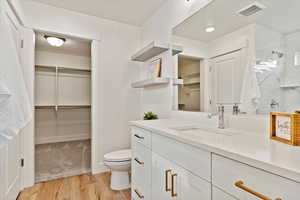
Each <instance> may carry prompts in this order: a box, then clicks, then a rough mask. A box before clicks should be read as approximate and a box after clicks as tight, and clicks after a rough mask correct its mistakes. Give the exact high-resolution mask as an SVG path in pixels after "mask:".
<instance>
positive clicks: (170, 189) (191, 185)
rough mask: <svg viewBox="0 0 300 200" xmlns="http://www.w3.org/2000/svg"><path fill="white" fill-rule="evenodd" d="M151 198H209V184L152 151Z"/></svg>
mask: <svg viewBox="0 0 300 200" xmlns="http://www.w3.org/2000/svg"><path fill="white" fill-rule="evenodd" d="M152 199H155V200H160V199H161V200H168V199H172V200H187V199H188V200H200V199H201V200H210V199H211V184H210V183H209V182H207V181H205V180H204V179H202V178H200V177H198V176H196V175H194V174H192V173H191V172H189V171H187V170H185V169H184V168H182V167H179V166H178V165H176V164H174V163H173V162H171V161H168V160H167V159H164V158H162V157H160V156H159V155H157V154H155V153H152Z"/></svg>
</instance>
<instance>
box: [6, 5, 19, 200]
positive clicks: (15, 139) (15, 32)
mask: <svg viewBox="0 0 300 200" xmlns="http://www.w3.org/2000/svg"><path fill="white" fill-rule="evenodd" d="M3 6H4V9H3V13H1V20H3V22H4V23H3V24H1V25H2V26H8V29H9V36H11V38H6V39H7V40H11V39H12V42H13V45H14V46H15V51H12V52H11V53H12V54H17V56H18V58H19V59H20V58H21V54H20V52H21V50H20V49H21V40H20V38H21V36H20V31H19V29H20V27H21V26H20V23H19V21H18V20H17V18H16V16H15V15H14V13H13V12H12V10H11V9H10V7H9V6H8V4H7V2H5V3H4V4H3ZM20 137H21V136H20V134H18V135H14V136H12V137H10V139H9V140H8V141H7V145H6V148H5V153H4V154H5V158H4V171H5V173H4V176H5V177H4V185H5V187H4V190H5V191H4V196H5V198H4V199H5V200H15V199H16V198H17V196H18V194H19V192H20V190H21V163H20V159H21V156H20V145H21V143H20ZM2 180H3V179H2ZM1 184H2V183H1Z"/></svg>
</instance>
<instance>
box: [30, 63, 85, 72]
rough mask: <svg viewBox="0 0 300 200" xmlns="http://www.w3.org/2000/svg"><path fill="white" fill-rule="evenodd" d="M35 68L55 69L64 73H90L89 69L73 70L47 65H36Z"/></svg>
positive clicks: (71, 68) (72, 68)
mask: <svg viewBox="0 0 300 200" xmlns="http://www.w3.org/2000/svg"><path fill="white" fill-rule="evenodd" d="M35 67H36V68H37V69H38V68H43V69H52V70H53V71H55V70H56V68H57V69H58V70H64V71H77V72H91V69H83V68H74V67H60V66H49V65H36V66H35Z"/></svg>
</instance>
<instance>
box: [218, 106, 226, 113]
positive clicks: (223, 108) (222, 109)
mask: <svg viewBox="0 0 300 200" xmlns="http://www.w3.org/2000/svg"><path fill="white" fill-rule="evenodd" d="M224 110H225V107H224V105H223V104H220V105H218V111H219V112H224Z"/></svg>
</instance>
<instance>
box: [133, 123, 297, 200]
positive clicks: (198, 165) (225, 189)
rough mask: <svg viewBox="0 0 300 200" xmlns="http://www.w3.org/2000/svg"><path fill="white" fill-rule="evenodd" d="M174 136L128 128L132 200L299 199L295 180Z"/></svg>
mask: <svg viewBox="0 0 300 200" xmlns="http://www.w3.org/2000/svg"><path fill="white" fill-rule="evenodd" d="M173 137H175V136H174V135H172V134H170V135H168V134H167V133H166V135H163V134H162V133H161V132H157V133H156V132H155V131H147V130H145V129H141V128H137V127H132V150H133V161H132V162H133V164H132V187H133V188H132V191H133V193H132V197H133V199H134V200H139V199H146V200H150V199H151V200H258V199H262V200H299V199H300V197H299V191H300V183H298V182H296V181H293V180H291V179H288V178H285V177H282V176H280V175H277V174H274V173H270V172H268V171H266V170H264V169H261V168H256V167H255V165H254V166H250V165H248V164H245V163H243V162H240V161H239V159H236V160H233V159H230V158H228V157H225V156H222V155H220V153H219V152H220V151H219V152H210V151H207V150H205V147H203V149H202V148H198V147H195V146H193V145H191V144H188V143H184V142H182V141H180V140H178V139H177V138H176V137H175V138H173ZM136 158H138V161H137V160H136ZM141 163H142V164H141Z"/></svg>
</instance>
